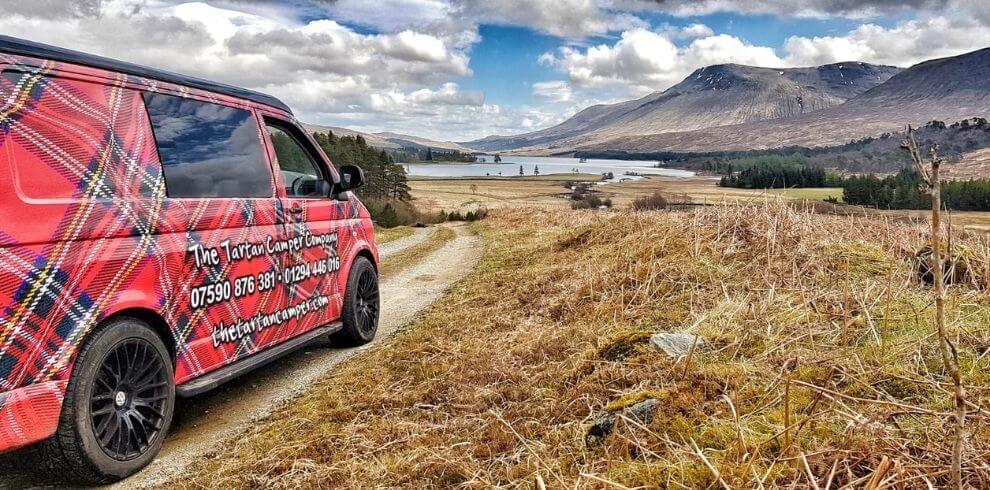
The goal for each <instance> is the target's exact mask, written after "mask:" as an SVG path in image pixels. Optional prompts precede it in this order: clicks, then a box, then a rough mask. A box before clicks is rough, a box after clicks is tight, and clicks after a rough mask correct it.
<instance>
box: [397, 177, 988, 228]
mask: <svg viewBox="0 0 990 490" xmlns="http://www.w3.org/2000/svg"><path fill="white" fill-rule="evenodd" d="M598 180H599V177H598V176H597V175H592V174H577V175H542V176H527V177H503V178H495V177H488V178H447V179H414V180H410V181H409V186H410V187H411V189H412V191H411V193H412V196H413V198H414V204H415V206H416V207H417V208H419V209H420V210H423V211H430V212H437V211H440V210H445V211H453V210H460V211H468V210H475V209H478V208H486V209H501V208H533V207H551V208H567V207H569V206H570V201H569V200H568V199H567V196H568V195H569V193H570V191H569V190H568V189H567V188H565V187H564V184H565V183H568V182H572V183H573V182H592V183H593V182H597V181H598ZM717 184H718V180H717V178H713V177H707V176H697V177H690V178H677V177H660V176H649V177H645V178H643V179H640V180H630V181H625V182H616V183H609V184H604V185H596V186H595V187H594V189H595V190H596V191H598V192H599V193H600V195H601V196H602V197H603V198H606V197H607V198H610V199H612V202H613V205H614V206H615V207H616V208H628V207H629V206H630V205H631V204H632V201H633V200H634V199H636V198H637V197H641V196H648V195H650V194H653V193H654V192H660V193H661V194H663V195H664V196H665V197H667V198H668V200H670V201H671V202H672V203H678V204H693V205H706V204H707V205H711V204H715V203H719V202H723V201H724V202H729V203H740V202H746V201H753V200H767V199H771V200H773V199H777V198H783V199H784V200H786V201H788V202H793V203H800V204H806V205H808V206H809V207H813V208H814V209H816V210H818V211H819V212H825V213H836V214H843V215H850V214H853V215H856V214H858V215H877V214H878V215H885V216H890V217H895V218H900V219H906V220H912V221H917V220H923V219H925V216H926V213H925V211H878V210H874V209H869V208H862V207H859V206H843V205H837V206H833V205H831V204H827V203H824V202H823V201H824V200H825V199H826V198H828V197H835V198H837V199H840V200H841V198H842V190H841V189H838V188H819V189H769V190H754V189H736V188H730V187H719V186H718V185H717ZM949 220H950V221H951V223H952V224H953V225H954V226H957V227H961V228H963V229H966V230H970V231H982V232H990V213H987V212H954V213H951V214H950V215H949Z"/></svg>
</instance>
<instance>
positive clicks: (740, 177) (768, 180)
mask: <svg viewBox="0 0 990 490" xmlns="http://www.w3.org/2000/svg"><path fill="white" fill-rule="evenodd" d="M719 170H721V172H722V173H724V174H725V175H724V176H723V177H722V179H721V180H720V181H719V185H720V186H722V187H739V188H743V189H780V188H788V187H827V186H828V183H829V180H830V179H829V175H828V174H827V173H826V172H825V169H823V168H820V167H811V166H808V165H806V159H805V158H804V157H803V156H800V155H791V156H777V155H768V156H763V157H755V158H740V159H736V160H734V161H733V162H732V163H726V164H725V166H724V167H721V168H720V169H719Z"/></svg>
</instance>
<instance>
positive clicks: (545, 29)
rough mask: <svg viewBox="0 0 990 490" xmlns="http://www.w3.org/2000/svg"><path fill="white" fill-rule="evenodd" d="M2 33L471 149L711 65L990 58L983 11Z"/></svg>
mask: <svg viewBox="0 0 990 490" xmlns="http://www.w3.org/2000/svg"><path fill="white" fill-rule="evenodd" d="M0 34H5V35H10V36H14V37H20V38H24V39H30V40H33V41H39V42H44V43H48V44H54V45H57V46H61V47H65V48H70V49H76V50H80V51H86V52H90V53H96V54H100V55H104V56H110V57H113V58H117V59H122V60H126V61H131V62H135V63H140V64H145V65H149V66H154V67H157V68H164V69H168V70H172V71H176V72H180V73H185V74H189V75H195V76H200V77H204V78H208V79H213V80H218V81H222V82H226V83H231V84H234V85H239V86H243V87H248V88H252V89H256V90H260V91H263V92H267V93H270V94H272V95H275V96H277V97H279V98H281V99H282V100H283V101H285V102H286V103H287V104H289V106H291V107H292V109H293V111H294V112H295V114H296V116H297V118H298V119H299V120H301V121H304V122H308V123H313V124H327V125H335V126H345V127H349V128H352V129H356V130H360V131H367V132H379V131H392V132H397V133H405V134H412V135H417V136H423V137H428V138H433V139H438V140H452V141H468V140H472V139H476V138H481V137H484V136H487V135H492V134H500V135H509V134H518V133H523V132H528V131H533V130H537V129H541V128H546V127H550V126H552V125H554V124H557V123H559V122H561V121H563V120H565V119H566V118H568V117H570V116H572V115H574V114H575V113H576V112H578V111H580V110H581V109H583V108H586V107H588V106H590V105H594V104H601V103H612V102H619V101H623V100H629V99H633V98H637V97H641V96H644V95H646V94H649V93H651V92H654V91H662V90H665V89H667V88H669V87H671V86H672V85H675V84H676V83H678V82H679V81H681V80H682V79H684V78H685V77H686V76H687V75H689V74H690V73H691V72H692V71H694V70H696V69H698V68H702V67H704V66H708V65H712V64H717V63H741V64H748V65H758V66H771V67H794V66H814V65H821V64H825V63H833V62H841V61H865V62H870V63H879V64H888V65H897V66H902V67H906V66H910V65H912V64H914V63H918V62H921V61H924V60H926V59H931V58H936V57H943V56H952V55H957V54H961V53H965V52H968V51H973V50H975V49H980V48H984V47H990V1H986V0H545V1H533V0H501V1H500V0H460V1H454V0H380V1H373V0H282V1H274V0H208V1H201V2H187V1H182V0H74V1H73V0H30V1H24V0H0Z"/></svg>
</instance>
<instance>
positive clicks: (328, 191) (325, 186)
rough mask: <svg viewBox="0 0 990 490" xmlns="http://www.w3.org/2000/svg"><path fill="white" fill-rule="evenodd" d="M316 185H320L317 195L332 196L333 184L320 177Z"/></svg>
mask: <svg viewBox="0 0 990 490" xmlns="http://www.w3.org/2000/svg"><path fill="white" fill-rule="evenodd" d="M318 185H319V186H320V187H319V191H320V194H319V195H321V196H327V197H333V184H331V183H329V182H327V181H325V180H322V179H321V180H320V183H319V184H318Z"/></svg>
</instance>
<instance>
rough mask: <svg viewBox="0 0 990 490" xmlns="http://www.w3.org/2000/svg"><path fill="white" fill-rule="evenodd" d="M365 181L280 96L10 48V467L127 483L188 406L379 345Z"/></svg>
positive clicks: (5, 128) (4, 309)
mask: <svg viewBox="0 0 990 490" xmlns="http://www.w3.org/2000/svg"><path fill="white" fill-rule="evenodd" d="M363 180H364V176H363V174H362V173H361V171H360V170H359V169H358V168H356V167H353V166H344V167H341V168H340V169H339V171H338V170H337V169H335V168H334V167H333V165H331V163H330V161H329V160H328V159H327V157H326V155H325V154H324V153H323V152H322V151H321V150H320V148H319V146H318V145H316V144H314V142H313V140H312V139H311V138H310V137H309V135H307V134H306V133H305V131H303V130H302V129H301V127H300V125H299V124H298V123H297V122H296V121H295V119H294V118H293V116H292V113H291V111H290V110H289V108H288V107H286V106H285V104H283V103H282V102H280V101H279V100H278V99H275V98H273V97H270V96H267V95H264V94H260V93H256V92H251V91H248V90H244V89H239V88H236V87H230V86H226V85H222V84H217V83H213V82H208V81H205V80H199V79H194V78H189V77H183V76H180V75H175V74H172V73H167V72H163V71H158V70H154V69H150V68H146V67H141V66H137V65H131V64H127V63H122V62H118V61H114V60H109V59H106V58H100V57H96V56H90V55H86V54H82V53H77V52H73V51H67V50H63V49H60V48H55V47H51V46H45V45H41V44H36V43H31V42H27V41H22V40H18V39H13V38H9V37H3V36H0V452H2V451H5V450H10V449H13V448H17V447H21V446H25V445H28V444H32V443H35V442H40V441H45V442H44V453H45V454H46V455H48V456H49V457H52V458H55V459H56V460H57V461H58V462H59V464H61V465H64V466H61V467H64V468H65V471H66V472H67V473H69V474H71V475H72V477H73V478H74V479H76V480H78V481H82V482H89V483H100V482H108V481H112V480H115V479H120V478H123V477H126V476H128V475H130V474H132V473H134V472H136V471H137V470H139V469H140V468H142V467H143V466H144V465H146V464H148V463H149V462H150V461H151V460H152V459H153V458H154V457H155V455H156V453H157V452H158V450H159V449H160V448H161V445H162V441H163V440H164V438H165V434H166V432H167V430H168V427H169V423H170V421H171V418H172V411H173V404H174V400H175V397H176V396H190V395H194V394H197V393H200V392H202V391H205V390H208V389H210V388H212V387H215V386H217V385H218V384H220V383H222V382H224V381H227V380H229V379H231V378H233V377H235V376H238V375H240V374H242V373H244V372H245V371H247V370H248V369H250V368H253V367H257V366H259V365H261V364H263V363H265V362H268V361H270V360H272V359H274V358H275V357H277V356H279V355H282V354H285V353H287V352H289V351H291V350H293V349H294V348H297V347H300V346H302V345H303V344H305V343H307V342H309V341H311V340H313V339H315V338H316V337H318V336H322V335H331V336H332V337H333V338H334V339H335V340H336V341H338V342H342V343H347V344H352V345H353V344H360V343H365V342H368V341H370V340H372V339H373V337H374V334H375V330H376V328H377V323H378V305H379V302H378V285H377V274H376V267H377V265H376V264H377V249H376V247H375V244H374V238H373V235H372V224H371V220H370V218H369V215H368V212H367V210H366V209H365V208H364V206H363V205H362V204H361V202H360V201H358V199H357V198H356V197H355V196H354V194H353V193H352V192H350V190H351V189H354V188H356V187H357V186H359V185H361V183H362V181H363Z"/></svg>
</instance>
